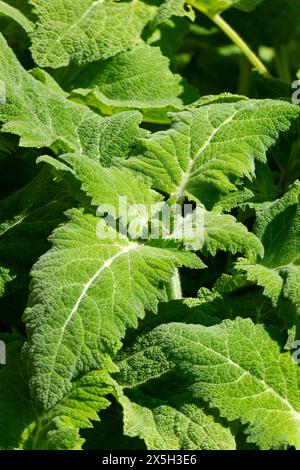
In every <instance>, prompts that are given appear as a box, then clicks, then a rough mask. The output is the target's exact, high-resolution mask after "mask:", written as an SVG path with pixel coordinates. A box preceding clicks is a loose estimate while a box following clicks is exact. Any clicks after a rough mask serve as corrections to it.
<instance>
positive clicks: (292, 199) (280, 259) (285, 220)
mask: <svg viewBox="0 0 300 470" xmlns="http://www.w3.org/2000/svg"><path fill="white" fill-rule="evenodd" d="M299 194H300V184H299V182H295V183H294V184H293V185H291V187H290V188H289V190H288V192H287V193H286V194H285V195H284V196H283V197H282V198H280V199H277V200H276V201H274V202H273V203H270V204H268V205H264V206H263V208H262V209H261V210H260V211H258V213H257V221H256V224H255V233H256V234H257V236H258V237H259V238H260V240H261V241H262V243H263V245H264V249H265V255H264V257H263V258H259V257H257V259H256V262H255V261H254V262H250V261H247V260H243V259H240V260H239V261H238V262H237V264H236V268H237V269H238V270H239V271H242V272H245V273H246V275H247V277H248V279H249V280H251V281H253V282H256V283H257V284H258V285H260V286H262V287H263V288H264V292H265V295H266V296H268V297H270V299H271V300H272V302H273V304H274V305H277V304H278V302H279V299H280V296H281V294H283V295H284V297H286V298H288V299H290V300H291V301H292V303H295V305H297V306H299V304H298V300H297V287H296V286H297V279H299V272H300V271H299V259H300V235H299V234H300V218H299V197H300V196H299ZM297 310H298V314H299V313H300V311H299V308H298V307H297ZM294 321H295V322H297V321H299V319H297V318H295V319H294Z"/></svg>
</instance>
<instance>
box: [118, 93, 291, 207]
mask: <svg viewBox="0 0 300 470" xmlns="http://www.w3.org/2000/svg"><path fill="white" fill-rule="evenodd" d="M298 115H299V108H297V107H296V106H294V105H290V104H288V103H286V102H281V101H272V100H262V101H259V100H239V101H236V102H233V103H211V104H209V105H203V106H200V107H199V108H198V109H188V110H186V111H183V112H181V113H177V114H172V127H171V129H170V130H167V131H161V132H157V133H155V134H153V135H152V136H150V137H149V138H148V139H146V140H143V141H142V149H141V154H140V155H139V156H137V157H133V158H131V159H129V160H128V162H126V165H129V166H130V167H131V168H133V169H134V170H136V171H137V172H139V173H142V174H144V175H146V176H150V177H151V178H152V181H153V186H154V188H155V189H158V190H160V191H162V192H164V193H166V194H168V195H170V196H171V197H172V199H174V200H175V201H176V202H180V201H182V200H183V199H184V198H185V197H188V198H189V199H194V200H198V201H200V202H202V203H204V204H205V206H206V207H207V208H210V207H211V206H213V205H214V204H216V203H217V202H218V200H219V198H220V195H221V196H224V195H226V194H229V193H232V192H234V191H236V190H237V186H238V185H239V184H240V179H241V178H242V177H244V176H246V177H248V178H252V177H253V176H254V170H255V164H254V161H255V159H257V160H259V161H261V162H266V151H267V150H268V149H269V148H270V147H271V146H272V145H273V144H274V142H275V141H276V139H277V138H278V135H279V132H283V131H286V130H288V128H289V127H290V122H291V121H292V120H293V119H295V118H296V117H297V116H298Z"/></svg>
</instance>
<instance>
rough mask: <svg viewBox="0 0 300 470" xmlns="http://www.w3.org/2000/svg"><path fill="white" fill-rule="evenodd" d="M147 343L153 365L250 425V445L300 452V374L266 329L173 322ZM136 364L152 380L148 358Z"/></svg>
mask: <svg viewBox="0 0 300 470" xmlns="http://www.w3.org/2000/svg"><path fill="white" fill-rule="evenodd" d="M146 344H147V351H149V353H150V354H151V355H152V361H153V362H155V360H156V362H157V364H159V363H160V364H163V363H164V364H165V365H164V370H165V371H166V370H167V365H166V364H167V363H168V364H169V366H168V367H169V369H170V368H172V370H176V372H177V373H178V374H179V375H180V376H181V377H182V378H183V379H185V381H186V384H187V386H188V390H189V391H190V392H191V393H192V396H193V397H195V398H201V399H203V400H205V402H207V403H208V405H209V406H210V407H212V408H217V409H218V410H219V412H220V414H221V416H223V417H226V418H227V419H228V420H229V421H233V420H237V419H238V420H240V421H241V422H242V423H247V434H248V435H249V437H248V440H249V441H250V442H255V443H257V444H258V445H259V447H260V448H261V449H271V448H281V447H287V446H295V447H296V448H299V446H300V396H299V383H298V379H299V370H298V367H297V366H296V365H295V364H294V363H293V360H292V357H291V356H290V354H289V353H282V352H281V351H280V347H279V345H278V343H277V341H276V339H273V337H272V336H271V335H270V334H269V333H268V332H267V331H266V330H265V328H264V327H263V326H262V325H254V324H253V323H252V321H251V320H249V319H240V318H238V319H236V320H234V321H230V320H225V321H223V322H222V323H221V324H219V325H215V326H211V327H205V326H202V325H185V324H182V323H173V324H172V323H171V324H168V325H162V326H160V327H158V328H156V329H155V330H153V332H152V333H151V334H150V335H149V337H148V342H147V343H146ZM142 352H143V354H144V357H147V355H148V353H147V352H146V350H145V349H144V350H143V351H141V353H142ZM155 356H156V357H155ZM154 357H155V359H154ZM144 362H145V361H144ZM134 364H135V377H136V380H137V381H139V383H140V384H142V383H145V382H147V374H146V376H145V372H146V371H147V369H146V368H145V365H144V364H143V355H142V354H141V355H140V359H139V361H135V362H134ZM157 370H158V369H157ZM139 371H140V372H139Z"/></svg>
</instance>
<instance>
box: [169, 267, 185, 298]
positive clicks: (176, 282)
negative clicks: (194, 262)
mask: <svg viewBox="0 0 300 470" xmlns="http://www.w3.org/2000/svg"><path fill="white" fill-rule="evenodd" d="M167 294H168V299H169V300H175V299H182V290H181V282H180V274H179V270H178V269H176V271H175V273H174V275H173V277H172V279H171V280H170V282H169V284H168V286H167Z"/></svg>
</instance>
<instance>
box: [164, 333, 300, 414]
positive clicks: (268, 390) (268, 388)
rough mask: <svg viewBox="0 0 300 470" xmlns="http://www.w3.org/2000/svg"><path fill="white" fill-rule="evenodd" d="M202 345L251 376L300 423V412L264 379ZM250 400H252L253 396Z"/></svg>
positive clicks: (177, 334)
mask: <svg viewBox="0 0 300 470" xmlns="http://www.w3.org/2000/svg"><path fill="white" fill-rule="evenodd" d="M174 336H179V337H180V338H181V339H182V338H183V336H182V335H181V334H180V333H176V332H174V331H172V337H174ZM184 340H185V341H189V342H191V343H193V344H194V343H196V344H197V345H199V342H197V341H194V340H193V339H191V338H186V336H184ZM200 345H201V347H203V348H204V349H206V350H207V351H209V352H211V353H213V354H215V355H217V356H219V357H221V358H222V359H223V360H224V359H225V361H226V362H227V363H228V364H230V365H232V366H234V367H237V368H238V369H240V370H241V372H242V374H243V375H248V376H250V378H252V379H255V380H257V381H258V382H259V383H260V384H261V386H262V387H263V389H264V393H270V394H271V395H273V396H274V397H275V398H276V399H277V400H278V401H279V402H281V403H283V404H284V405H285V406H286V407H287V408H288V409H289V411H290V412H291V414H292V417H293V419H295V420H297V421H300V412H299V411H297V410H296V409H295V408H294V407H293V405H292V404H291V403H290V402H289V401H288V400H287V399H286V398H284V397H282V396H281V395H280V394H279V393H278V392H277V391H276V390H274V389H273V388H271V387H270V385H269V384H268V383H267V382H265V381H264V380H263V379H260V378H259V377H257V376H255V375H253V374H251V373H250V372H249V371H248V370H246V369H244V368H243V367H241V366H240V365H239V364H238V363H236V362H234V361H232V359H230V358H229V357H227V356H224V355H223V354H221V353H219V352H218V351H215V350H214V349H211V348H210V347H209V346H206V345H204V344H203V343H202V342H201V343H200ZM178 349H179V348H178ZM241 398H242V397H241ZM249 398H251V396H250V397H249ZM276 411H278V412H279V413H282V412H283V410H276Z"/></svg>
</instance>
